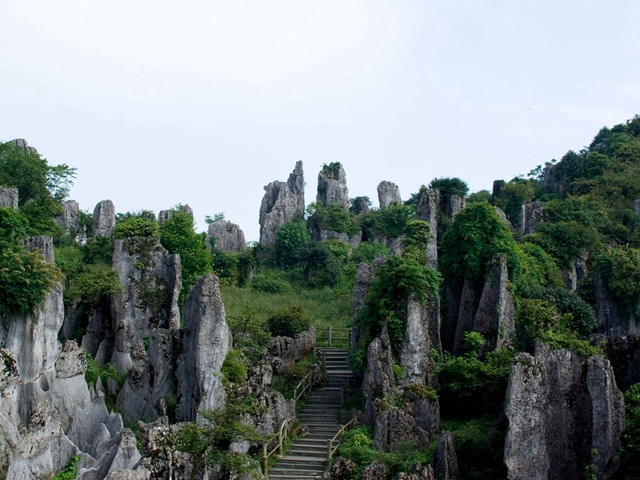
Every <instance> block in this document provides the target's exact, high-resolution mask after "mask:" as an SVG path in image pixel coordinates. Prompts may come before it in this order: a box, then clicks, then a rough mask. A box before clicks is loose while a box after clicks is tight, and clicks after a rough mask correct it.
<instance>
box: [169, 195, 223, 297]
mask: <svg viewBox="0 0 640 480" xmlns="http://www.w3.org/2000/svg"><path fill="white" fill-rule="evenodd" d="M160 243H161V244H162V246H163V247H164V248H166V249H167V250H168V251H169V253H178V254H180V263H181V265H182V287H183V288H182V292H183V293H181V297H182V298H184V297H185V296H186V292H188V291H189V286H191V285H193V284H194V283H195V280H196V278H197V277H199V276H201V275H204V274H205V273H207V272H210V271H211V258H210V254H209V251H208V249H207V247H206V241H205V234H204V233H196V232H195V231H194V229H193V218H192V217H191V215H189V214H188V213H185V212H183V211H182V209H181V208H180V207H178V208H176V209H174V210H173V211H172V213H171V218H169V219H168V220H166V221H165V222H163V223H162V225H161V226H160Z"/></svg>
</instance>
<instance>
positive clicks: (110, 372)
mask: <svg viewBox="0 0 640 480" xmlns="http://www.w3.org/2000/svg"><path fill="white" fill-rule="evenodd" d="M98 377H100V380H101V381H102V384H103V385H106V384H107V378H111V379H112V380H115V381H116V383H117V384H118V385H119V386H120V388H122V386H123V385H124V382H125V380H126V379H127V374H126V372H125V373H118V370H116V367H114V366H113V364H111V363H107V364H106V365H100V364H98V363H97V362H96V361H95V360H94V359H93V358H91V356H90V355H87V371H86V372H85V374H84V379H85V380H86V382H87V385H95V384H96V381H97V380H98Z"/></svg>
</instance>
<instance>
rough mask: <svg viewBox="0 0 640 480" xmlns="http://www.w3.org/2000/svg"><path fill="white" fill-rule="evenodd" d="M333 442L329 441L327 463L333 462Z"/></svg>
mask: <svg viewBox="0 0 640 480" xmlns="http://www.w3.org/2000/svg"><path fill="white" fill-rule="evenodd" d="M332 443H333V440H327V462H330V461H331V453H332V452H331V450H332V448H331V447H332Z"/></svg>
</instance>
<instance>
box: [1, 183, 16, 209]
mask: <svg viewBox="0 0 640 480" xmlns="http://www.w3.org/2000/svg"><path fill="white" fill-rule="evenodd" d="M0 207H5V208H12V209H13V210H17V209H18V189H17V188H11V187H0Z"/></svg>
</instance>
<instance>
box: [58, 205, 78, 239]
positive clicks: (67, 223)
mask: <svg viewBox="0 0 640 480" xmlns="http://www.w3.org/2000/svg"><path fill="white" fill-rule="evenodd" d="M62 209H63V211H62V215H60V216H59V217H56V223H57V224H58V225H60V227H62V229H63V230H64V231H65V233H67V234H72V235H75V234H77V233H79V231H80V204H78V202H76V201H75V200H67V201H65V202H62Z"/></svg>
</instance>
